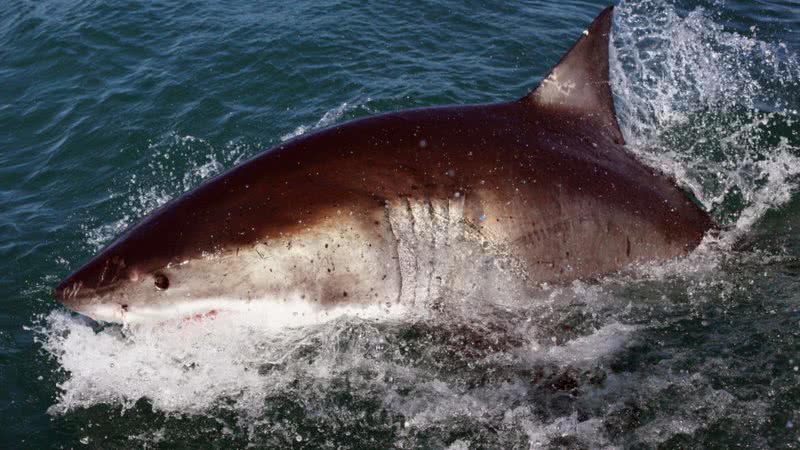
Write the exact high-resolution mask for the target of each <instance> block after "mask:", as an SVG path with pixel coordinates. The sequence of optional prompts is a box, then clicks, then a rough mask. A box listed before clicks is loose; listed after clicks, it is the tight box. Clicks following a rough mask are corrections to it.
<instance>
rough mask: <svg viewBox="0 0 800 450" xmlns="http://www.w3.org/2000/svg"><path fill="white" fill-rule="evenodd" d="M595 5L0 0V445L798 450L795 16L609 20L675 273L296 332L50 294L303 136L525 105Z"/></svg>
mask: <svg viewBox="0 0 800 450" xmlns="http://www.w3.org/2000/svg"><path fill="white" fill-rule="evenodd" d="M604 6H605V3H604V2H602V1H579V0H567V1H558V2H555V1H549V2H542V1H519V2H516V1H515V2H509V1H505V0H503V1H495V0H486V1H449V0H445V1H438V2H430V1H420V2H413V4H412V3H408V4H403V3H402V2H395V1H385V0H378V1H371V2H356V1H340V0H337V1H333V0H316V1H308V0H293V1H284V2H253V1H245V0H232V1H226V2H219V1H211V0H189V1H180V2H179V1H165V0H154V1H129V0H120V1H110V2H109V1H99V0H69V1H60V0H42V1H32V0H4V1H3V2H2V5H0V448H3V449H16V448H25V449H28V448H30V449H43V448H99V449H112V448H245V447H265V448H449V449H467V448H476V449H477V448H503V449H509V448H700V447H715V448H730V447H741V448H800V369H799V367H800V233H799V232H798V231H800V193H798V186H800V113H799V112H798V110H800V56H798V55H800V3H798V2H797V1H796V0H759V1H745V0H729V1H697V0H674V1H649V0H631V1H629V0H624V1H622V2H621V3H620V4H618V8H617V11H616V14H615V24H614V34H613V43H612V64H611V66H612V68H611V74H612V80H613V81H612V87H613V90H614V94H615V97H616V105H617V109H618V111H619V113H620V118H621V121H622V124H623V128H624V134H625V137H626V140H627V142H628V143H629V148H630V149H631V151H633V152H634V153H635V154H636V155H638V156H639V157H640V158H641V159H642V160H643V161H645V162H647V163H648V164H650V165H652V166H653V167H656V168H657V169H659V170H661V171H664V172H665V173H667V174H669V175H671V176H672V177H674V178H675V179H676V181H677V182H678V183H679V184H680V185H681V186H683V187H684V188H686V189H687V190H690V191H691V192H692V193H693V195H694V197H695V198H696V199H697V201H698V202H699V203H701V204H702V205H703V206H704V207H705V208H706V209H707V210H708V211H710V212H711V214H712V215H713V216H714V218H715V219H716V220H717V221H718V222H719V223H720V224H721V226H722V231H721V232H720V233H719V235H717V236H709V237H708V238H707V239H706V240H705V241H704V242H703V244H702V245H701V247H700V248H699V249H697V250H696V251H694V252H693V253H692V254H691V255H689V256H688V257H686V258H683V259H679V260H675V261H669V262H666V263H661V264H649V265H644V266H638V267H632V268H629V269H627V270H625V271H623V272H621V273H618V274H615V275H613V276H608V277H605V278H602V279H596V280H585V281H580V282H575V283H572V284H569V285H558V286H549V287H546V288H545V289H544V290H543V293H542V295H541V296H539V297H537V298H519V297H518V296H514V295H513V293H507V292H503V290H502V286H498V291H497V292H498V293H497V295H496V296H492V297H491V298H482V299H479V300H478V301H471V302H469V303H468V304H465V303H464V302H463V301H461V300H462V299H448V305H450V306H449V307H447V308H444V311H413V312H409V313H407V314H399V315H397V314H393V315H392V314H386V315H381V314H373V315H370V316H359V315H354V316H343V317H337V318H331V319H330V320H327V321H320V322H319V323H312V324H307V325H305V326H302V327H290V328H286V327H265V326H261V325H260V322H259V320H258V318H235V317H219V318H217V319H209V320H205V321H201V322H198V323H194V322H192V323H188V324H186V323H182V324H179V325H174V324H173V325H170V326H167V325H162V326H157V327H122V326H119V325H109V324H98V323H94V322H92V321H90V320H88V319H85V318H82V317H81V316H78V315H76V314H74V313H70V312H69V311H67V310H65V309H64V308H63V307H62V306H60V305H59V304H57V303H56V302H55V301H54V300H53V299H52V298H51V295H50V290H51V289H52V288H53V286H54V285H55V284H56V283H57V282H58V281H59V280H60V279H61V278H62V277H63V276H65V275H66V274H68V273H69V272H70V271H72V270H74V269H76V268H77V267H79V266H80V265H81V264H82V263H83V262H85V261H86V260H87V259H88V258H90V257H91V256H92V255H94V254H95V253H96V252H97V251H98V250H99V249H100V248H102V247H103V246H104V245H105V244H107V243H109V242H110V241H111V240H113V239H114V237H115V236H117V235H119V234H120V233H121V232H122V231H123V230H124V229H125V228H126V227H128V226H130V225H132V224H134V223H136V221H138V220H139V219H141V218H142V217H144V216H145V215H146V214H147V213H148V212H149V211H152V210H153V209H154V208H156V207H157V206H158V205H161V204H163V203H164V202H166V201H168V200H169V199H171V198H174V197H176V196H177V195H179V194H181V193H182V192H184V191H186V190H188V189H190V188H192V187H194V186H196V185H198V184H199V183H200V182H202V180H204V179H206V178H208V177H210V176H213V175H214V174H218V173H220V172H221V171H224V170H225V169H227V168H230V167H232V166H234V165H235V164H236V163H238V162H241V161H243V160H245V159H247V158H249V157H251V156H253V155H256V154H258V153H259V152H261V151H263V150H264V149H267V148H269V147H271V146H273V145H275V144H278V143H280V142H282V141H283V140H286V139H291V138H292V137H294V136H298V135H300V134H302V133H306V132H310V131H312V130H315V129H318V128H320V127H325V126H330V125H334V124H337V123H341V122H344V121H346V120H349V119H353V118H356V117H363V116H367V115H371V114H376V113H381V112H386V111H394V110H399V109H403V108H410V107H421V106H431V105H443V104H464V103H480V102H494V101H502V100H507V99H513V98H518V97H521V96H523V95H524V94H525V93H527V92H528V90H530V89H531V88H533V87H535V86H536V85H537V84H538V82H539V81H540V80H541V78H542V76H543V75H544V74H546V73H547V71H548V70H549V69H550V67H552V66H553V65H554V64H555V63H556V62H557V61H558V59H559V58H560V56H561V55H562V54H563V53H564V52H565V51H566V50H567V49H568V48H569V47H570V45H571V44H572V43H573V42H574V40H575V39H577V37H578V36H579V35H580V34H581V32H582V31H583V30H584V29H585V27H586V26H587V24H588V23H589V22H590V21H591V20H592V18H593V17H594V16H595V15H596V14H597V13H598V12H599V11H600V10H601V9H602V7H604Z"/></svg>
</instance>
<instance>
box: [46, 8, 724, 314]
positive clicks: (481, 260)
mask: <svg viewBox="0 0 800 450" xmlns="http://www.w3.org/2000/svg"><path fill="white" fill-rule="evenodd" d="M612 21H613V7H608V8H606V9H605V10H603V11H602V12H601V13H600V14H599V16H598V17H597V18H596V19H595V20H594V21H593V22H592V23H591V24H590V25H589V27H588V28H587V29H586V30H585V31H584V32H583V33H582V34H581V36H580V37H579V39H578V40H577V42H576V43H575V44H574V45H573V46H572V48H571V49H570V50H569V51H568V52H567V53H566V54H565V55H564V56H563V57H562V59H561V60H560V61H559V62H558V64H556V65H555V67H553V68H552V70H551V71H550V72H549V73H548V74H547V75H546V76H545V77H544V78H543V81H542V82H541V83H540V84H539V85H538V87H536V88H535V89H533V90H532V91H531V92H529V93H528V94H527V95H525V96H523V97H522V98H518V99H514V100H511V101H502V102H499V103H492V104H479V105H457V106H434V107H426V108H419V109H410V110H403V111H396V112H389V113H384V114H378V115H374V116H370V117H365V118H360V119H356V120H353V121H350V122H346V123H343V124H339V125H336V126H331V127H329V128H325V129H322V130H319V131H316V132H313V133H308V134H305V135H302V136H299V137H296V138H294V139H292V140H289V141H286V142H283V143H281V144H280V145H277V146H276V147H274V148H271V149H269V150H266V151H264V152H262V153H260V154H258V155H256V156H255V157H253V158H252V159H250V160H248V161H246V162H244V163H242V164H240V165H237V166H235V167H233V168H231V169H230V170H228V171H227V172H224V173H222V174H220V175H218V176H216V177H214V178H212V179H210V180H207V181H206V182H204V183H202V184H201V185H199V186H197V187H196V188H194V189H193V190H190V191H188V192H186V193H185V194H183V195H181V196H179V197H178V198H176V199H174V200H172V201H170V202H168V203H167V204H165V205H163V206H162V207H160V208H159V209H157V210H155V211H154V212H152V213H151V214H149V215H148V216H147V217H145V218H144V219H143V220H142V221H141V222H140V223H138V224H136V225H135V226H133V227H131V228H130V229H128V230H127V231H126V232H125V233H124V234H122V235H121V236H120V237H119V238H117V239H116V240H115V241H114V242H112V243H111V244H110V245H108V246H107V247H106V248H105V249H103V250H102V251H100V252H99V253H98V254H97V255H96V256H95V257H94V258H92V259H91V260H90V261H88V262H87V263H86V264H85V265H83V266H82V267H80V268H79V269H77V270H76V271H75V272H74V273H72V274H71V275H69V276H67V277H66V278H65V279H64V280H63V281H62V282H61V283H60V284H59V285H58V286H57V287H56V288H55V289H54V296H55V298H56V299H57V300H59V301H60V302H61V303H63V305H65V306H66V307H68V308H70V309H72V310H74V311H76V312H78V313H81V314H83V315H86V316H89V317H91V318H93V319H95V320H101V321H109V322H123V323H135V322H150V321H162V320H167V319H169V318H180V317H191V316H196V315H208V314H216V313H217V312H220V311H225V310H237V309H238V310H246V311H253V314H264V315H269V314H272V312H271V311H275V310H278V309H281V308H284V309H285V308H295V309H296V310H300V311H326V310H331V309H334V308H337V307H341V306H344V305H370V304H381V305H384V304H385V305H405V306H406V307H419V308H424V307H434V306H436V307H446V305H447V299H448V298H457V297H459V296H464V295H469V294H470V293H471V292H476V291H479V290H480V289H481V286H482V285H484V284H486V283H489V279H488V278H491V277H494V275H488V273H489V272H492V273H502V274H505V275H504V277H505V278H502V280H513V281H514V282H515V283H522V284H524V285H530V286H540V285H542V284H544V283H567V282H570V281H572V280H576V279H584V278H593V277H599V276H603V275H605V274H610V273H613V272H616V271H619V270H621V269H623V268H625V267H627V266H630V265H632V264H640V263H645V262H652V261H660V260H667V259H671V258H676V257H680V256H682V255H685V254H687V253H688V252H690V251H692V250H693V249H694V248H695V247H696V246H697V245H698V244H699V243H700V242H701V240H702V239H703V237H704V236H705V234H706V233H707V232H709V231H710V230H713V229H714V228H715V224H714V221H713V220H712V219H711V218H710V216H709V214H708V213H707V212H706V211H705V210H704V209H703V208H702V207H701V206H699V205H698V204H697V203H696V202H695V201H694V200H693V198H692V196H691V194H690V193H688V192H686V191H684V190H683V189H682V188H680V187H679V186H678V185H677V184H676V182H675V181H674V180H673V179H671V178H670V177H668V176H666V175H664V174H663V173H661V172H660V171H658V170H656V169H654V168H652V167H648V166H647V165H645V164H643V163H642V162H640V161H639V160H638V159H637V158H636V157H635V156H634V155H633V154H632V153H631V152H630V151H629V150H628V149H626V147H625V141H624V137H623V134H622V132H621V131H620V126H619V123H618V121H617V117H616V114H615V110H614V100H613V96H612V91H611V86H610V83H609V36H610V33H611V26H612ZM490 269H491V270H490ZM495 278H496V277H495ZM497 280H499V279H497ZM497 280H495V282H497ZM502 280H500V283H503V281H502ZM287 320H290V319H287Z"/></svg>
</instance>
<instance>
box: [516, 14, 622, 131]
mask: <svg viewBox="0 0 800 450" xmlns="http://www.w3.org/2000/svg"><path fill="white" fill-rule="evenodd" d="M613 12H614V8H613V6H609V7H608V8H606V9H605V10H603V12H602V13H600V15H599V16H597V18H596V19H595V20H594V22H592V24H591V25H589V28H588V29H587V30H586V31H584V32H583V35H582V36H581V38H580V39H578V42H576V43H575V45H573V46H572V48H571V49H570V50H569V51H568V52H567V54H566V55H564V57H562V58H561V61H559V63H558V64H557V65H556V66H555V67H553V69H552V70H551V71H550V73H549V74H548V75H547V76H546V77H545V78H544V80H543V81H542V83H541V84H540V85H539V86H538V87H537V88H536V89H535V90H533V91H532V92H531V93H530V94H528V95H527V96H525V97H524V98H523V99H522V101H523V102H527V103H529V104H531V105H536V106H544V107H553V108H564V109H568V110H570V111H575V112H576V113H579V114H581V115H586V116H590V117H592V119H593V120H594V121H596V122H597V125H598V126H601V127H603V129H604V130H606V131H607V132H608V133H610V135H611V138H612V139H613V141H614V142H616V143H618V144H623V143H624V139H623V137H622V133H621V132H620V129H619V124H618V123H617V117H616V113H615V112H614V99H613V97H612V95H611V86H610V84H609V80H608V67H609V66H608V52H609V36H610V34H611V23H612V18H613Z"/></svg>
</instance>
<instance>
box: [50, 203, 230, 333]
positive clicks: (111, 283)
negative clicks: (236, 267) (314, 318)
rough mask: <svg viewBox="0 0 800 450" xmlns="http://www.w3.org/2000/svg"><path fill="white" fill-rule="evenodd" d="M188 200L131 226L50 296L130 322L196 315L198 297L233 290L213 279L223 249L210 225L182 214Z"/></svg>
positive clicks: (95, 315)
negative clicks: (214, 237)
mask: <svg viewBox="0 0 800 450" xmlns="http://www.w3.org/2000/svg"><path fill="white" fill-rule="evenodd" d="M196 200H198V201H205V202H206V203H207V204H208V203H209V202H208V201H207V200H206V199H205V197H203V196H197V199H196ZM193 201H195V200H192V199H179V200H177V201H175V202H172V203H171V204H169V205H167V206H165V207H164V208H162V209H161V210H159V211H156V212H155V213H153V214H152V215H151V216H150V217H148V218H147V219H146V220H145V221H143V222H142V223H140V224H138V225H136V226H134V227H132V228H131V229H130V230H128V231H127V232H126V233H125V234H124V235H123V236H121V237H119V238H118V239H117V240H116V241H115V242H113V243H112V244H111V245H109V246H108V247H106V248H105V249H104V250H103V251H101V252H100V253H99V254H98V255H97V256H95V257H94V258H93V259H91V260H90V261H89V262H88V263H86V264H85V265H84V266H83V267H81V268H79V269H78V270H76V271H75V272H73V273H72V274H70V275H69V276H68V277H66V278H65V279H64V280H63V281H62V282H61V283H60V284H59V285H58V286H56V288H55V289H54V291H53V295H54V296H55V298H56V299H57V300H58V301H60V302H61V303H62V304H64V306H66V307H68V308H69V309H72V310H73V311H77V312H79V313H81V314H84V315H86V316H89V317H91V318H93V319H95V320H103V321H109V322H131V321H138V320H151V319H155V320H160V319H162V318H167V317H170V316H178V315H191V314H195V313H198V312H199V313H202V312H203V311H196V310H197V309H198V308H201V307H202V300H203V299H207V298H210V297H212V296H216V295H219V294H220V292H221V291H222V289H228V290H229V291H230V292H232V293H233V294H237V291H236V290H235V289H233V288H231V286H229V285H226V286H224V287H223V286H221V285H223V284H225V283H224V282H223V281H222V280H219V279H218V278H219V277H224V276H225V275H226V274H227V273H229V271H230V270H231V269H232V268H230V269H228V270H225V268H224V267H220V264H221V261H220V256H224V255H225V254H226V249H227V248H228V247H227V246H222V245H220V243H221V241H220V240H219V239H216V240H215V239H212V236H215V233H214V232H213V231H209V228H210V227H215V224H214V223H211V222H209V221H207V220H199V219H197V218H196V217H195V218H192V217H191V214H190V213H187V208H192V207H194V208H197V207H196V205H193V204H191V202H193ZM200 212H202V211H200ZM216 228H217V232H216V237H220V236H221V235H222V234H223V233H222V232H220V231H219V230H220V229H222V228H223V227H216ZM195 300H200V301H199V302H198V301H195ZM189 306H191V308H192V310H191V311H187V310H186V309H187V308H188V307H189Z"/></svg>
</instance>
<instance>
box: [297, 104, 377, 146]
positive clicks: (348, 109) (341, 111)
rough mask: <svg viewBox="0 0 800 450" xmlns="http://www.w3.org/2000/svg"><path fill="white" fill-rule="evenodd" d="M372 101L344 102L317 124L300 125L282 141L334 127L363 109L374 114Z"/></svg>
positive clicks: (328, 112) (323, 116) (324, 115)
mask: <svg viewBox="0 0 800 450" xmlns="http://www.w3.org/2000/svg"><path fill="white" fill-rule="evenodd" d="M369 101H370V99H369V98H367V99H366V100H364V101H360V100H357V101H355V102H352V103H348V102H344V103H342V104H341V105H339V106H337V107H336V108H333V109H330V110H328V111H326V112H325V114H323V115H322V117H320V118H319V120H317V122H316V123H315V124H313V125H300V126H298V127H297V128H295V129H294V131H292V132H291V133H286V134H284V135H283V136H281V141H288V140H289V139H292V138H296V137H297V136H300V135H303V134H305V133H308V132H309V131H313V130H318V129H320V128H325V127H328V126H330V125H333V124H334V123H336V122H339V121H340V120H342V118H343V117H345V115H347V114H349V113H352V112H354V111H358V110H361V109H363V110H364V111H366V112H372V111H371V110H370V109H369V107H368V106H367V105H368V104H369Z"/></svg>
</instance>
